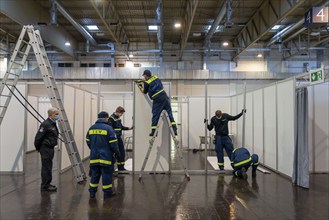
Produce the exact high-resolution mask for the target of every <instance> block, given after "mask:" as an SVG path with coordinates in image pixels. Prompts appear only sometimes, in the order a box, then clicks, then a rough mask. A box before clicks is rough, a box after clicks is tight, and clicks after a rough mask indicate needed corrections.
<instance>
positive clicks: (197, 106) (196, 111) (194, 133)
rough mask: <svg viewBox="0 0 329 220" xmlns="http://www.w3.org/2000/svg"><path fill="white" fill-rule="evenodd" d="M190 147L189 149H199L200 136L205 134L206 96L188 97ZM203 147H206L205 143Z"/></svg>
mask: <svg viewBox="0 0 329 220" xmlns="http://www.w3.org/2000/svg"><path fill="white" fill-rule="evenodd" d="M188 103H189V106H188V109H189V111H188V121H189V126H188V135H189V139H188V147H189V149H198V148H199V146H200V136H204V132H205V125H204V123H203V119H204V118H205V98H204V97H189V99H188ZM201 147H203V148H204V145H202V146H201Z"/></svg>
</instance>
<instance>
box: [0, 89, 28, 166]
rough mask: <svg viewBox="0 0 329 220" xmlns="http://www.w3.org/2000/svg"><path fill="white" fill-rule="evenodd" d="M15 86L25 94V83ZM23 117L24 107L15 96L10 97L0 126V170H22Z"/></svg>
mask: <svg viewBox="0 0 329 220" xmlns="http://www.w3.org/2000/svg"><path fill="white" fill-rule="evenodd" d="M16 88H17V89H18V90H19V91H20V92H21V93H22V94H23V95H24V96H26V84H17V85H16ZM4 89H5V90H6V89H7V88H4ZM21 100H23V99H21ZM3 102H4V101H3V100H0V105H3V104H4V103H3ZM23 102H24V101H23ZM24 103H25V102H24ZM25 118H26V111H25V108H24V107H23V106H22V105H21V104H20V103H19V102H18V101H17V99H16V98H15V97H12V99H11V101H10V103H9V106H8V109H7V111H6V115H5V117H4V119H3V121H2V124H1V126H0V172H23V171H24V169H23V164H24V152H25V146H26V141H25V140H26V137H25V134H26V133H25V130H26V120H25Z"/></svg>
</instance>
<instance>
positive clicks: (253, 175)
mask: <svg viewBox="0 0 329 220" xmlns="http://www.w3.org/2000/svg"><path fill="white" fill-rule="evenodd" d="M256 171H257V168H252V172H251V175H252V177H256Z"/></svg>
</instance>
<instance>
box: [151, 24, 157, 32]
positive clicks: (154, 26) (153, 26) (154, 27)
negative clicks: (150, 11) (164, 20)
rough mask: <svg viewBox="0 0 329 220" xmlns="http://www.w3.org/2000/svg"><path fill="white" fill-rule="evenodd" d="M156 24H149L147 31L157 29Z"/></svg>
mask: <svg viewBox="0 0 329 220" xmlns="http://www.w3.org/2000/svg"><path fill="white" fill-rule="evenodd" d="M157 30H158V26H157V25H149V31H157Z"/></svg>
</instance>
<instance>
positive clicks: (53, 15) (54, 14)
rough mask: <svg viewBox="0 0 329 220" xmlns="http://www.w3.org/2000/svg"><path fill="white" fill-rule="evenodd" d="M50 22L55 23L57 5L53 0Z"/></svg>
mask: <svg viewBox="0 0 329 220" xmlns="http://www.w3.org/2000/svg"><path fill="white" fill-rule="evenodd" d="M50 24H51V25H57V6H56V3H55V2H54V1H53V0H52V1H51V9H50Z"/></svg>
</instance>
